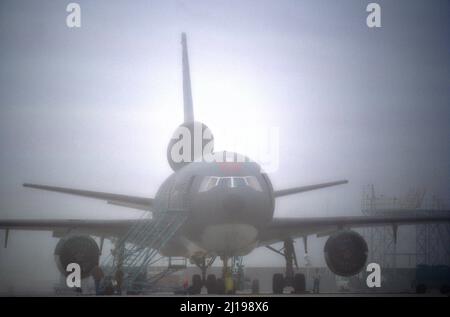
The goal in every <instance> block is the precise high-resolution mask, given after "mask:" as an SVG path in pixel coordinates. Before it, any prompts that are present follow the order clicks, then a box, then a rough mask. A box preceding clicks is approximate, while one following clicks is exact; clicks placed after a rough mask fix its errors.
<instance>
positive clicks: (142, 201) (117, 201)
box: [23, 183, 153, 210]
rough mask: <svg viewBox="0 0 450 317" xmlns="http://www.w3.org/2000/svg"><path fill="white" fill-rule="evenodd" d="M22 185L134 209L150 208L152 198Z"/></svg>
mask: <svg viewBox="0 0 450 317" xmlns="http://www.w3.org/2000/svg"><path fill="white" fill-rule="evenodd" d="M23 186H24V187H29V188H35V189H41V190H48V191H53V192H58V193H64V194H70V195H77V196H82V197H88V198H95V199H101V200H106V201H107V202H108V203H109V204H113V205H119V206H123V207H129V208H134V209H141V210H150V208H151V206H152V204H153V199H152V198H146V197H137V196H128V195H120V194H111V193H104V192H96V191H89V190H82V189H74V188H65V187H55V186H47V185H37V184H27V183H25V184H23Z"/></svg>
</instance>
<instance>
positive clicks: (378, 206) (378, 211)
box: [361, 185, 450, 281]
mask: <svg viewBox="0 0 450 317" xmlns="http://www.w3.org/2000/svg"><path fill="white" fill-rule="evenodd" d="M445 208H446V204H445V202H444V201H442V200H440V199H438V198H437V197H436V196H435V195H428V196H427V195H426V192H425V190H424V189H416V190H410V191H409V192H408V193H407V194H406V195H404V196H403V197H400V198H396V197H388V196H383V195H378V194H376V192H375V187H374V185H368V186H366V187H365V188H364V190H363V197H362V208H361V209H362V212H363V213H364V214H365V215H377V216H386V217H389V216H392V215H394V213H405V212H406V211H407V212H408V213H412V214H413V215H419V214H420V215H422V216H423V213H424V212H425V211H424V210H426V212H427V214H428V215H430V216H431V215H432V213H439V212H440V211H439V210H443V209H445ZM363 234H364V236H365V238H366V240H367V243H368V247H369V261H370V262H376V263H378V264H380V265H381V267H382V268H384V269H389V270H386V272H389V273H388V275H389V274H390V275H392V276H387V279H389V280H391V281H394V280H395V279H396V278H398V276H396V275H397V273H398V272H396V268H397V267H398V261H399V259H400V257H401V256H407V257H408V258H407V262H408V266H409V267H415V266H417V265H418V264H428V265H437V264H440V265H449V264H450V249H449V247H448V246H449V245H450V225H449V224H448V223H445V224H421V225H416V226H415V248H414V250H411V252H407V253H399V252H397V244H396V241H395V237H394V233H393V230H392V228H391V227H390V226H386V227H372V228H366V229H364V230H363ZM413 239H414V238H413ZM412 241H414V240H412Z"/></svg>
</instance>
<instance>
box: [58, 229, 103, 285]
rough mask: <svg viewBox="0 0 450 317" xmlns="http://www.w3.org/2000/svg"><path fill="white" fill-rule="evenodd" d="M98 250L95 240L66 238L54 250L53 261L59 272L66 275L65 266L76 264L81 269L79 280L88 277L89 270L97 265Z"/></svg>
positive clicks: (74, 237) (81, 237)
mask: <svg viewBox="0 0 450 317" xmlns="http://www.w3.org/2000/svg"><path fill="white" fill-rule="evenodd" d="M99 257H100V249H99V247H98V245H97V243H96V242H95V240H94V239H93V238H91V237H89V236H75V235H71V236H67V237H64V238H62V239H60V240H59V242H58V244H57V245H56V248H55V260H56V264H57V266H58V269H59V271H60V272H61V274H63V275H68V274H69V273H70V272H67V271H66V268H67V265H68V264H70V263H77V264H79V265H80V268H81V278H85V277H88V276H89V274H90V272H91V270H92V269H93V268H94V267H95V266H96V265H98V260H99Z"/></svg>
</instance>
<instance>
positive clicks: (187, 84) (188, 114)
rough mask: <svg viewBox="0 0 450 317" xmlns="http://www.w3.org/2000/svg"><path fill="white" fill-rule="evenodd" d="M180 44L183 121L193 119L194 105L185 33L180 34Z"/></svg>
mask: <svg viewBox="0 0 450 317" xmlns="http://www.w3.org/2000/svg"><path fill="white" fill-rule="evenodd" d="M181 46H182V48H183V53H182V60H183V102H184V122H185V123H187V122H193V121H194V107H193V104H192V90H191V74H190V70H189V56H188V51H187V41H186V33H182V34H181Z"/></svg>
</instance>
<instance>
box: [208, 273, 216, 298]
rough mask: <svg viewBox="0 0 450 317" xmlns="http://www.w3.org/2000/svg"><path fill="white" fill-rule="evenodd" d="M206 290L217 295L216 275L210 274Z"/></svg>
mask: <svg viewBox="0 0 450 317" xmlns="http://www.w3.org/2000/svg"><path fill="white" fill-rule="evenodd" d="M206 289H207V290H208V294H216V293H217V279H216V276H215V275H214V274H209V275H208V277H207V278H206Z"/></svg>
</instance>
